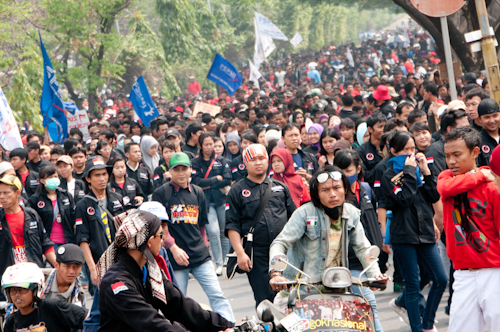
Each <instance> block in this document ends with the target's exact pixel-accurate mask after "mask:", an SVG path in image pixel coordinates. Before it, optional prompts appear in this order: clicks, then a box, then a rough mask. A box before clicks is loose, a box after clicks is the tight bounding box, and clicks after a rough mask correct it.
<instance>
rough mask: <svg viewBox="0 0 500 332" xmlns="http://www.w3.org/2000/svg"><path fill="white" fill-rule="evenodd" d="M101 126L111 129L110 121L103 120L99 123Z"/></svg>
mask: <svg viewBox="0 0 500 332" xmlns="http://www.w3.org/2000/svg"><path fill="white" fill-rule="evenodd" d="M99 124H100V125H101V126H106V127H109V122H108V121H106V120H101V121H99Z"/></svg>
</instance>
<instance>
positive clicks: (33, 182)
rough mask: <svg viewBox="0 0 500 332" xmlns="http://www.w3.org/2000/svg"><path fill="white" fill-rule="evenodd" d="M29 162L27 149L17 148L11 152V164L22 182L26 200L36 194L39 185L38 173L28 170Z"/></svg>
mask: <svg viewBox="0 0 500 332" xmlns="http://www.w3.org/2000/svg"><path fill="white" fill-rule="evenodd" d="M27 161H28V152H27V151H26V150H25V149H22V148H17V149H14V150H12V151H11V152H10V163H11V164H12V167H14V170H15V171H16V176H17V177H18V178H19V180H21V183H22V185H23V195H26V199H28V198H29V197H31V196H32V195H33V194H34V193H35V191H36V187H38V184H39V177H38V173H37V172H35V171H32V170H30V169H28V167H27V166H26V162H27Z"/></svg>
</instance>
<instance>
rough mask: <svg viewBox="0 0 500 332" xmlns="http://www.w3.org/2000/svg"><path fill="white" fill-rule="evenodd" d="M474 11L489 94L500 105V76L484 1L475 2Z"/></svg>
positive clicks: (493, 38) (493, 39) (493, 37)
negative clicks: (477, 21) (478, 28)
mask: <svg viewBox="0 0 500 332" xmlns="http://www.w3.org/2000/svg"><path fill="white" fill-rule="evenodd" d="M476 11H477V17H478V19H479V26H480V27H481V36H482V39H481V50H482V51H483V59H484V68H485V69H486V73H487V77H488V84H489V86H490V94H491V97H492V98H493V99H495V100H496V101H497V103H500V76H499V75H500V74H499V70H498V59H497V52H496V47H495V35H492V34H490V22H489V19H488V11H487V9H486V3H485V1H484V0H476Z"/></svg>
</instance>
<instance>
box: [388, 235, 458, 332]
mask: <svg viewBox="0 0 500 332" xmlns="http://www.w3.org/2000/svg"><path fill="white" fill-rule="evenodd" d="M392 248H393V250H394V258H395V259H396V260H397V262H398V264H399V266H400V267H401V273H402V274H403V279H404V283H405V307H406V310H407V311H408V318H409V319H410V326H411V330H412V332H421V331H422V329H432V327H433V326H434V318H435V317H436V311H437V308H438V306H439V301H441V297H442V296H443V293H444V290H445V288H446V284H447V283H448V277H447V276H446V271H445V270H444V267H443V262H442V261H441V257H440V256H439V252H438V249H437V245H436V244H435V243H433V244H400V243H393V244H392ZM419 261H420V263H421V264H422V266H423V267H424V268H425V270H426V271H427V273H428V274H429V276H430V278H431V280H432V287H431V289H430V291H429V296H428V297H427V303H426V305H425V309H424V315H423V317H422V319H420V310H419V297H420V296H419V295H420V277H419V275H420V273H419V268H418V262H419Z"/></svg>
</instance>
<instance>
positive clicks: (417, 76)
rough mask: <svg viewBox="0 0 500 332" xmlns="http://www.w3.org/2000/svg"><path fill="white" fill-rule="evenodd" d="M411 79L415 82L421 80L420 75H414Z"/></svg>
mask: <svg viewBox="0 0 500 332" xmlns="http://www.w3.org/2000/svg"><path fill="white" fill-rule="evenodd" d="M413 78H414V79H416V80H419V79H421V78H422V75H420V74H415V75H413Z"/></svg>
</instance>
